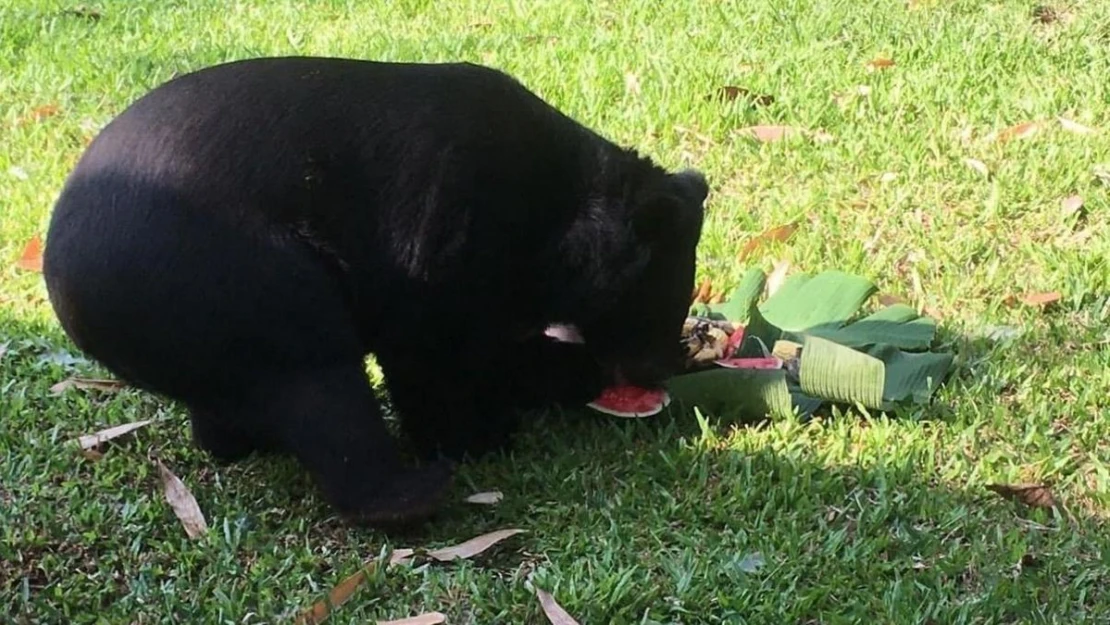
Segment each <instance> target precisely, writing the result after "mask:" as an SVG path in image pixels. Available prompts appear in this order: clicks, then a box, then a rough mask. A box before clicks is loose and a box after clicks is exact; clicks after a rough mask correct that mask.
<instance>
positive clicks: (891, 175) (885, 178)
mask: <svg viewBox="0 0 1110 625" xmlns="http://www.w3.org/2000/svg"><path fill="white" fill-rule="evenodd" d="M897 179H898V172H893V171H888V172H885V173H884V174H883V175H881V176H879V182H881V183H883V184H886V183H888V182H894V181H895V180H897Z"/></svg>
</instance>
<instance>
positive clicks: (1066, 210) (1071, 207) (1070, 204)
mask: <svg viewBox="0 0 1110 625" xmlns="http://www.w3.org/2000/svg"><path fill="white" fill-rule="evenodd" d="M1081 208H1083V198H1082V197H1081V196H1078V195H1069V196H1068V197H1066V198H1064V199H1063V200H1061V201H1060V213H1061V214H1062V215H1063V216H1064V217H1071V216H1072V215H1074V214H1076V213H1077V212H1079V209H1081Z"/></svg>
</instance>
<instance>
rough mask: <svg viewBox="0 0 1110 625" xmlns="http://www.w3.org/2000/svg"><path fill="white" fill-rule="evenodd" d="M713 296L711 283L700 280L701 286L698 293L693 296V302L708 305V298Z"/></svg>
mask: <svg viewBox="0 0 1110 625" xmlns="http://www.w3.org/2000/svg"><path fill="white" fill-rule="evenodd" d="M712 295H713V283H712V282H710V281H709V279H708V278H707V279H705V280H702V282H701V286H699V287H698V292H697V293H696V294H695V295H694V302H695V303H698V304H708V303H709V298H710V297H712Z"/></svg>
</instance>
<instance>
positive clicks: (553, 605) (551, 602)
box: [536, 588, 579, 625]
mask: <svg viewBox="0 0 1110 625" xmlns="http://www.w3.org/2000/svg"><path fill="white" fill-rule="evenodd" d="M536 597H537V598H538V599H539V600H540V607H541V608H543V613H544V615H545V616H546V617H547V620H548V622H549V623H551V625H579V624H578V621H576V620H574V617H572V616H571V615H570V614H569V613H567V611H566V610H564V609H563V606H561V605H559V603H558V602H557V601H555V597H553V596H551V593H549V592H547V591H546V590H540V589H539V588H537V589H536Z"/></svg>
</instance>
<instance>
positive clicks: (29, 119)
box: [19, 104, 62, 125]
mask: <svg viewBox="0 0 1110 625" xmlns="http://www.w3.org/2000/svg"><path fill="white" fill-rule="evenodd" d="M61 110H62V109H61V107H59V106H58V105H57V104H44V105H42V106H36V107H35V108H33V109H31V112H30V113H27V115H25V116H24V117H23V119H22V120H20V122H19V123H20V124H22V125H26V124H33V123H35V122H41V121H42V120H44V119H46V118H47V117H53V116H55V115H57V114H58V113H59V112H60V111H61Z"/></svg>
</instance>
